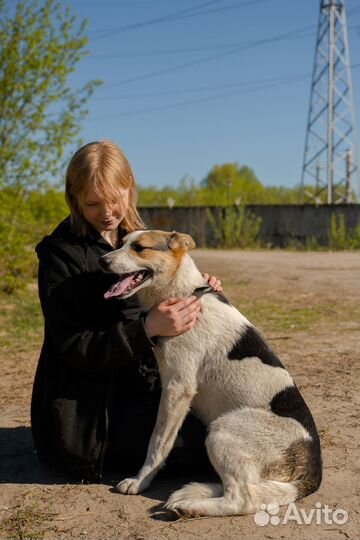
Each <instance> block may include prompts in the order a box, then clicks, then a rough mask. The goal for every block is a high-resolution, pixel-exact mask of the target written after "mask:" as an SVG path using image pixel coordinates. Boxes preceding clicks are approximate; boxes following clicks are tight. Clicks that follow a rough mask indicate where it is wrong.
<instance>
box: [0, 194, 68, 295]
mask: <svg viewBox="0 0 360 540" xmlns="http://www.w3.org/2000/svg"><path fill="white" fill-rule="evenodd" d="M67 213H68V212H67V209H66V205H65V201H64V197H63V194H62V193H59V192H57V191H55V190H49V191H47V192H35V191H34V192H31V193H27V194H26V193H23V192H21V191H15V190H13V189H10V188H8V189H3V190H0V284H1V285H0V287H1V290H3V291H4V292H7V293H9V294H11V293H13V292H14V291H15V290H17V289H21V288H23V287H24V286H25V285H26V283H27V282H28V281H29V280H30V279H32V278H34V277H35V276H36V271H37V259H36V254H35V252H34V248H35V245H36V244H37V243H38V242H39V241H40V240H41V239H42V237H43V236H44V235H45V234H49V233H50V232H51V230H52V229H53V228H54V227H55V226H56V224H57V223H58V222H59V221H60V220H61V219H63V218H64V217H65V216H66V214H67Z"/></svg>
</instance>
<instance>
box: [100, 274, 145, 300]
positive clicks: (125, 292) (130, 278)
mask: <svg viewBox="0 0 360 540" xmlns="http://www.w3.org/2000/svg"><path fill="white" fill-rule="evenodd" d="M151 277H152V272H151V270H145V269H144V270H137V271H136V272H129V273H128V274H123V275H122V276H119V281H117V282H116V283H114V285H112V286H111V287H110V289H109V290H108V291H106V293H105V294H104V298H105V299H106V300H107V299H108V298H113V297H115V296H116V297H118V298H124V297H126V296H131V294H134V293H135V292H136V290H137V289H139V288H140V286H142V285H143V284H144V283H145V282H146V281H148V280H149V279H151Z"/></svg>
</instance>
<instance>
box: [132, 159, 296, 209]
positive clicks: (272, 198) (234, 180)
mask: <svg viewBox="0 0 360 540" xmlns="http://www.w3.org/2000/svg"><path fill="white" fill-rule="evenodd" d="M168 199H173V200H174V201H175V205H176V206H232V205H234V204H235V205H237V206H239V205H240V204H296V203H298V202H299V189H298V188H297V187H295V188H286V187H282V186H280V187H276V186H270V187H269V186H264V185H263V184H262V183H261V182H260V180H259V179H258V178H257V176H256V174H255V172H254V171H253V170H252V169H251V168H250V167H247V166H246V165H245V166H239V165H238V164H237V163H224V164H223V165H215V166H214V167H212V169H211V170H210V171H209V173H208V174H207V176H206V177H205V178H204V179H203V180H202V181H201V182H200V184H196V183H195V181H194V180H193V179H191V178H189V177H185V178H183V179H182V180H181V181H180V184H179V186H175V187H170V186H165V187H164V188H162V189H158V188H156V187H153V186H152V187H149V188H142V187H140V188H139V203H140V205H141V206H166V205H167V204H168Z"/></svg>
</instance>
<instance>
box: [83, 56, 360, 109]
mask: <svg viewBox="0 0 360 540" xmlns="http://www.w3.org/2000/svg"><path fill="white" fill-rule="evenodd" d="M359 65H360V64H359ZM299 77H310V75H309V74H308V73H299V74H296V75H291V76H288V77H271V78H266V79H256V80H252V81H241V82H234V83H227V84H215V85H211V86H209V85H207V86H195V87H192V88H185V89H183V90H173V91H163V92H146V93H139V94H134V93H133V92H132V93H131V94H123V95H117V96H113V97H111V96H110V97H109V96H105V97H98V98H96V97H93V98H92V100H93V101H106V100H116V101H117V100H121V99H137V98H147V97H159V96H171V95H179V94H188V93H191V92H203V91H204V90H205V91H206V90H216V89H220V88H238V87H242V86H253V85H255V86H256V85H258V84H265V83H273V82H280V81H284V80H285V81H290V80H293V79H294V78H299Z"/></svg>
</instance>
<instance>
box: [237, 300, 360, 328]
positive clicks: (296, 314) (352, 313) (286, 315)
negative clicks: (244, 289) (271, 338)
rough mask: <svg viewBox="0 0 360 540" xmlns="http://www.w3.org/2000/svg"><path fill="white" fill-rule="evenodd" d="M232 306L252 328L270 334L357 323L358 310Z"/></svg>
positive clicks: (263, 303)
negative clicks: (248, 321) (318, 325)
mask: <svg viewBox="0 0 360 540" xmlns="http://www.w3.org/2000/svg"><path fill="white" fill-rule="evenodd" d="M235 306H236V307H237V308H238V309H239V310H240V311H241V313H242V314H243V315H245V317H246V318H248V319H249V320H250V321H251V322H252V323H253V324H255V325H256V326H259V327H260V328H264V329H266V330H272V331H302V330H310V329H311V328H313V327H315V326H316V325H317V324H319V323H320V322H324V321H326V322H328V323H329V324H331V323H334V324H336V323H338V322H339V321H340V320H341V321H345V320H348V321H354V320H358V319H359V315H360V314H359V308H358V307H357V306H356V307H355V306H346V309H343V307H342V306H340V305H336V306H335V305H334V304H330V303H320V304H316V305H312V306H288V305H287V304H286V302H283V303H281V304H278V303H277V302H271V301H269V300H264V301H262V300H254V301H252V302H251V304H250V303H244V302H241V303H240V302H239V303H236V302H235Z"/></svg>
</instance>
